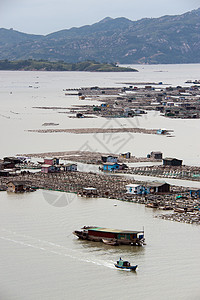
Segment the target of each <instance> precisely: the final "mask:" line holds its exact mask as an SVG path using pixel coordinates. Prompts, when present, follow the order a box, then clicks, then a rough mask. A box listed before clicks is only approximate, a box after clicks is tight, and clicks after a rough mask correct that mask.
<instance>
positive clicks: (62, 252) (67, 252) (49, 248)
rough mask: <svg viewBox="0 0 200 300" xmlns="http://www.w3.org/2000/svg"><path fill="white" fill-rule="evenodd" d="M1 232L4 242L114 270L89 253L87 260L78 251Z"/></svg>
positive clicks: (5, 230) (111, 264)
mask: <svg viewBox="0 0 200 300" xmlns="http://www.w3.org/2000/svg"><path fill="white" fill-rule="evenodd" d="M1 231H2V233H4V234H1V236H0V239H1V240H4V241H8V242H12V243H15V244H18V245H21V246H24V247H30V248H33V249H38V250H40V251H43V252H46V253H52V254H55V255H59V256H62V257H69V258H71V259H74V260H78V261H81V262H84V263H90V264H95V265H98V266H104V267H107V268H111V269H114V268H115V267H114V264H113V262H112V261H105V260H101V259H97V258H96V257H94V258H91V253H90V258H89V257H88V254H87V255H86V254H85V253H80V249H79V250H73V249H70V248H67V247H65V246H62V245H59V244H56V243H53V242H50V241H45V240H41V239H38V238H34V237H32V236H28V235H23V234H19V233H17V232H15V231H11V230H7V229H2V230H1Z"/></svg>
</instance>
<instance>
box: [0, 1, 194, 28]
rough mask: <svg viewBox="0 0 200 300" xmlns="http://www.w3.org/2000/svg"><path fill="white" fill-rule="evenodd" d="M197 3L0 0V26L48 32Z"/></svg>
mask: <svg viewBox="0 0 200 300" xmlns="http://www.w3.org/2000/svg"><path fill="white" fill-rule="evenodd" d="M199 7H200V0H100V1H99V0H0V28H2V27H3V28H13V29H15V30H18V31H22V32H25V33H33V34H48V33H51V32H55V31H58V30H62V29H68V28H71V27H80V26H83V25H90V24H93V23H96V22H98V21H100V20H102V19H103V18H105V17H112V18H117V17H126V18H128V19H130V20H133V21H135V20H139V19H141V18H146V17H148V18H149V17H153V18H155V17H161V16H163V15H177V14H182V13H185V12H187V11H190V10H193V9H197V8H199Z"/></svg>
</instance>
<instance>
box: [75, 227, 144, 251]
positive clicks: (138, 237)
mask: <svg viewBox="0 0 200 300" xmlns="http://www.w3.org/2000/svg"><path fill="white" fill-rule="evenodd" d="M73 234H75V235H76V236H77V237H79V238H80V239H82V240H89V241H95V242H103V240H105V239H106V240H107V241H109V242H110V244H112V243H111V242H113V245H114V244H115V245H133V246H142V245H143V244H144V240H145V239H144V231H130V230H118V229H110V228H104V227H95V226H84V227H83V228H82V230H80V231H78V230H76V231H74V232H73ZM114 242H115V243H114Z"/></svg>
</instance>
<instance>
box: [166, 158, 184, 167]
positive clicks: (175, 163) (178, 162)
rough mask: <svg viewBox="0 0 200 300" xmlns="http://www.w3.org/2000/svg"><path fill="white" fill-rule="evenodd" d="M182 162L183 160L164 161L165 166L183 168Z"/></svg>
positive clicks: (167, 159) (168, 159)
mask: <svg viewBox="0 0 200 300" xmlns="http://www.w3.org/2000/svg"><path fill="white" fill-rule="evenodd" d="M182 162H183V161H182V160H181V159H177V158H171V157H166V158H164V159H163V166H182Z"/></svg>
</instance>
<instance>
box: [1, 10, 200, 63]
mask: <svg viewBox="0 0 200 300" xmlns="http://www.w3.org/2000/svg"><path fill="white" fill-rule="evenodd" d="M0 59H1V60H3V59H8V60H19V59H23V60H24V59H36V60H40V59H43V60H50V61H59V60H63V61H65V62H68V63H70V62H80V61H85V60H95V61H99V62H113V63H114V62H118V63H127V64H136V63H200V8H199V9H197V10H193V11H191V12H188V13H185V14H182V15H176V16H163V17H160V18H146V19H141V20H139V21H131V20H128V19H126V18H116V19H112V18H105V19H103V20H102V21H100V22H98V23H95V24H93V25H87V26H83V27H80V28H71V29H66V30H61V31H58V32H54V33H51V34H48V35H46V36H43V35H31V34H25V33H21V32H17V31H15V30H12V29H10V30H8V29H3V28H2V29H0Z"/></svg>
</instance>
